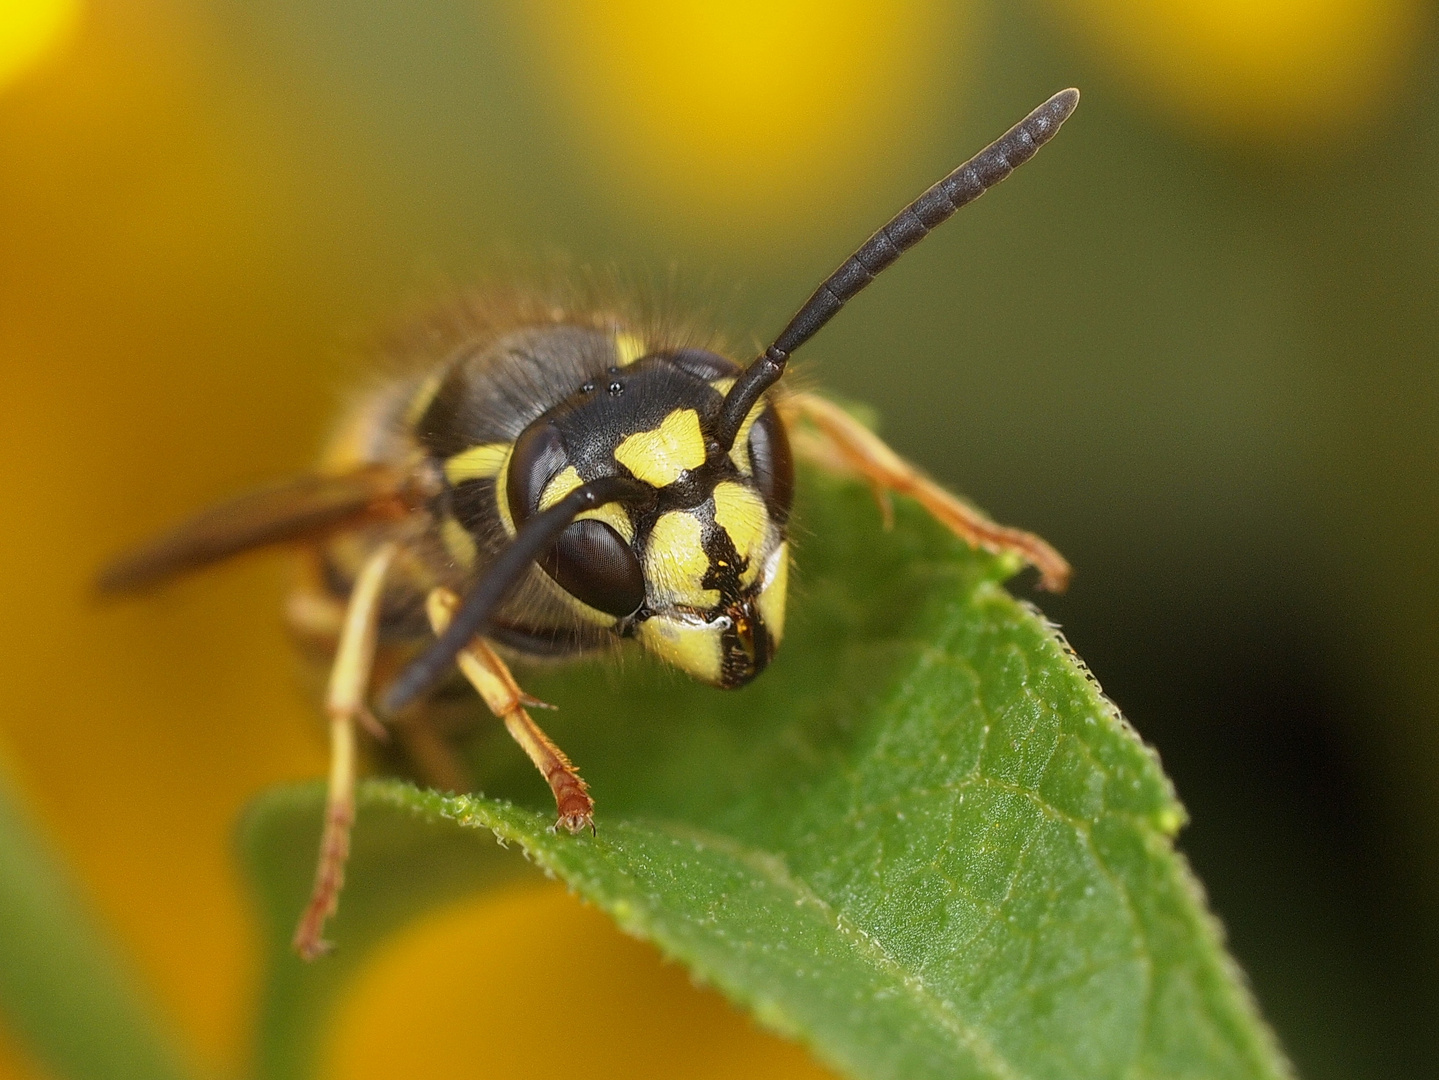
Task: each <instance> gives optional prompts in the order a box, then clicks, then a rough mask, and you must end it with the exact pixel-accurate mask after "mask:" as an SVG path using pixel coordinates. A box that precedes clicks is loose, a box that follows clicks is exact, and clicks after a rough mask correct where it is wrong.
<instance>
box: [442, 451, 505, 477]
mask: <svg viewBox="0 0 1439 1080" xmlns="http://www.w3.org/2000/svg"><path fill="white" fill-rule="evenodd" d="M509 456H510V444H509V443H481V444H480V445H479V446H472V447H470V448H469V449H468V450H461V451H460V452H459V453H458V454H456V455H455V456H454V457H452V458H449V459H447V460H446V461H445V479H446V480H448V481H449V482H450V483H451V484H462V483H464V482H465V481H466V480H489V479H490V478H491V477H495V476H498V475H499V474H500V470H501V469H502V468H504V465H505V459H506V458H508V457H509Z"/></svg>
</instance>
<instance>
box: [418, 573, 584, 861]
mask: <svg viewBox="0 0 1439 1080" xmlns="http://www.w3.org/2000/svg"><path fill="white" fill-rule="evenodd" d="M459 604H460V600H459V597H457V596H456V595H455V594H454V593H452V592H450V590H448V589H435V590H433V591H432V592H431V593H430V595H429V599H428V602H427V605H426V607H427V610H428V612H429V616H430V626H431V627H432V628H433V629H434V631H435V633H436V634H443V633H444V632H445V627H447V626H449V625H450V619H452V618H453V617H454V614H455V611H456V609H457V608H458V607H459ZM457 661H458V663H459V665H460V670H461V671H462V672H464V675H465V678H467V679H468V680H469V681H470V684H471V685H472V686H474V688H475V689H476V690H477V691H479V694H480V697H482V698H484V700H485V704H486V705H487V706H488V707H489V710H490V712H492V713H494V714H495V715H496V716H498V717H499V718H500V719H501V720H503V721H504V722H505V730H507V731H508V732H509V733H510V737H511V738H513V739H514V740H515V742H517V743H519V744H520V748H521V749H522V750H524V752H525V753H526V754H527V755H529V759H530V760H531V761H533V762H534V763H535V768H537V769H539V770H540V775H541V776H543V777H544V778H545V781H546V783H548V784H549V785H550V791H552V792H553V793H554V796H555V807H556V808H557V809H558V810H559V820H558V821H557V822H556V823H555V824H556V825H557V826H560V827H563V828H565V829H568V830H569V831H570V832H572V833H577V832H581V831H582V830H584V829H589V830H590V831H591V832H593V831H594V828H595V819H594V814H595V803H594V800H593V799H591V798H590V796H589V785H588V784H586V783H585V782H584V780H582V779H581V778H580V774H579V770H577V769H576V768H575V767H574V765H572V764H571V763H570V759H569V758H567V757H566V756H565V752H564V751H563V750H561V749H560V748H559V747H558V746H556V745H555V744H554V743H553V742H551V741H550V737H549V736H548V735H546V734H545V733H544V732H543V731H541V730H540V726H539V725H538V724H536V723H535V722H534V721H533V720H531V719H530V714H529V713H527V712H526V711H525V705H526V704H527V703H530V702H531V701H532V700H533V699H531V698H530V697H529V696H528V695H526V694H525V692H524V691H523V690H521V689H520V687H519V684H518V683H516V682H515V677H514V676H513V675H511V674H510V669H509V668H508V667H507V666H506V665H505V662H504V661H503V660H501V659H500V658H499V657H498V656H497V655H495V651H494V650H493V649H491V648H490V647H489V645H487V644H486V643H485V641H484V639H483V638H478V637H477V638H475V639H474V640H473V641H471V642H470V643H469V644H468V645H466V646H465V648H464V649H463V650H462V651H461V652H460V654H459V657H458V658H457Z"/></svg>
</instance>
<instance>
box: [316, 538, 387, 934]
mask: <svg viewBox="0 0 1439 1080" xmlns="http://www.w3.org/2000/svg"><path fill="white" fill-rule="evenodd" d="M394 557H395V545H394V544H385V545H383V546H381V547H380V548H379V549H378V550H377V551H376V552H375V553H374V554H373V555H371V556H370V558H369V560H368V561H367V562H366V563H365V566H364V568H363V569H362V570H361V571H360V576H359V577H358V578H356V579H355V586H354V588H353V589H352V590H351V592H350V602H349V606H348V607H347V608H346V610H345V622H344V625H343V627H342V628H341V630H340V644H339V648H338V649H337V650H336V652H335V662H334V666H333V667H331V669H330V685H329V689H328V691H327V692H326V694H325V712H326V714H327V715H328V716H329V718H330V784H329V790H328V791H327V793H326V797H325V824H324V830H323V832H322V833H321V836H320V858H319V862H318V863H317V865H316V866H315V884H314V887H313V889H312V890H311V892H310V902H309V904H308V905H306V907H305V912H304V914H303V915H301V916H300V923H299V925H298V926H296V927H295V937H294V940H293V942H292V944H293V946H294V949H295V951H296V952H297V953H299V954H300V956H301V957H303V958H304V959H306V960H313V959H315V957H317V956H320V955H321V954H322V953H324V952H326V951H327V950H328V949H329V947H330V946H329V943H328V942H326V941H325V939H324V932H325V920H326V919H328V918H329V917H330V916H331V915H333V914H334V913H335V907H336V906H337V905H338V903H339V900H340V889H341V888H342V887H343V886H344V883H345V860H346V859H348V858H349V855H350V826H351V825H353V824H354V821H355V724H356V722H357V721H360V722H364V721H362V718H368V717H369V707H368V706H367V705H366V703H365V693H366V691H367V690H368V688H369V685H370V669H371V668H372V667H373V665H374V661H375V640H376V637H377V635H378V631H379V621H380V597H381V594H382V590H383V588H384V584H385V574H386V572H387V571H388V570H389V568H390V562H391V560H392V559H394ZM368 722H370V723H373V722H374V721H373V720H368Z"/></svg>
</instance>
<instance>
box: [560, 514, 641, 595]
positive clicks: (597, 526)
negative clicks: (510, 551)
mask: <svg viewBox="0 0 1439 1080" xmlns="http://www.w3.org/2000/svg"><path fill="white" fill-rule="evenodd" d="M540 566H541V567H543V568H544V571H545V573H547V574H549V575H550V577H552V578H554V579H555V581H557V582H558V583H559V585H560V587H561V588H562V589H564V590H565V592H567V593H569V594H570V595H571V596H573V597H574V598H575V599H576V600H579V601H581V602H582V603H586V604H588V605H589V606H590V607H592V608H596V609H598V610H599V611H603V612H605V613H606V614H608V615H614V616H615V617H616V618H621V619H622V618H625V617H626V616H628V615H633V614H634V613H635V612H636V611H638V610H639V609H640V605H641V604H643V603H644V602H645V575H644V571H643V570H641V569H640V561H639V559H637V558H635V553H634V552H633V551H632V550H631V549H630V546H629V545H628V544H626V543H625V542H624V540H623V539H621V537H620V535H619V533H617V532H615V530H614V529H612V528H610V526H608V525H606V524H605V523H604V522H603V521H595V520H593V519H589V518H586V519H584V520H582V521H576V522H575V523H574V524H573V525H571V526H570V527H569V528H568V529H566V530H565V531H564V532H562V533H560V538H559V539H558V540H556V541H555V542H554V544H553V546H551V547H550V549H549V551H547V552H545V554H543V555H541V556H540Z"/></svg>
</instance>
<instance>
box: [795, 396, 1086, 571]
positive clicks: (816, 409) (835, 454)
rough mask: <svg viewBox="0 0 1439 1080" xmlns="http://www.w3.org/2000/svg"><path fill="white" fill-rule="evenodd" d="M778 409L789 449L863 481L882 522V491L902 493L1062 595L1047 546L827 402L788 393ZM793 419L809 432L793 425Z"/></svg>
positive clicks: (1055, 556) (1057, 567)
mask: <svg viewBox="0 0 1439 1080" xmlns="http://www.w3.org/2000/svg"><path fill="white" fill-rule="evenodd" d="M779 406H780V414H781V416H783V418H784V420H785V422H786V426H787V427H789V428H790V429H791V433H792V435H793V436H794V439H793V441H794V447H795V450H796V451H797V452H798V453H800V454H802V455H804V456H805V457H808V458H810V459H811V460H813V461H815V462H816V463H818V464H820V465H822V466H825V467H826V468H830V469H834V470H837V471H842V472H850V473H854V474H857V475H858V476H860V477H863V478H864V479H865V480H867V481H868V482H869V484H870V486H871V487H873V488H874V490H875V493H876V495H877V497H878V498H879V501H880V509H881V511H882V512H884V515H885V521H886V524H888V522H889V519H890V513H889V506H888V493H889V492H898V493H899V494H901V495H908V496H910V497H911V498H913V499H915V500H917V501H918V502H919V504H920V505H921V506H923V507H924V508H925V509H926V510H928V511H929V513H930V514H931V515H932V516H933V517H934V518H935V520H937V521H938V522H940V524H942V525H944V526H945V527H946V528H947V529H949V530H950V532H952V533H954V534H955V535H956V536H958V537H959V538H960V539H961V540H963V541H965V542H966V543H967V544H969V545H971V546H972V547H978V548H983V549H984V550H985V551H992V552H995V553H1000V552H1010V553H1013V554H1015V555H1018V556H1019V557H1020V558H1021V559H1023V560H1024V561H1025V562H1027V563H1029V564H1030V565H1031V566H1033V567H1035V568H1036V569H1037V570H1038V571H1039V583H1040V585H1041V586H1042V587H1043V588H1045V589H1048V590H1049V591H1050V592H1063V591H1064V589H1065V587H1066V586H1067V585H1068V584H1069V563H1068V562H1066V561H1065V558H1064V556H1063V555H1061V554H1060V553H1059V552H1057V551H1055V550H1054V548H1052V547H1050V546H1049V544H1047V543H1045V541H1043V540H1041V539H1040V538H1039V537H1037V536H1035V535H1034V534H1033V533H1027V532H1024V531H1023V530H1020V529H1011V528H1007V527H1006V526H1003V525H996V524H995V523H994V522H993V521H990V520H989V518H987V517H985V516H984V515H983V514H981V513H980V512H979V511H978V510H976V509H975V508H974V507H972V506H970V505H969V504H968V503H966V502H964V501H963V500H962V499H960V498H958V497H957V496H955V495H952V494H950V493H949V492H948V491H945V490H944V488H942V487H940V486H939V485H938V484H936V483H935V482H934V481H933V480H931V479H929V477H927V476H925V475H924V474H923V473H921V472H920V471H919V470H918V469H916V468H915V467H914V466H913V465H911V464H910V463H909V462H907V461H905V460H904V459H903V458H902V457H900V456H899V455H898V454H896V453H895V452H894V451H893V450H891V449H890V448H889V447H888V446H886V445H885V443H884V442H883V440H881V439H880V438H879V436H877V435H875V433H874V432H872V431H870V430H869V429H868V428H867V427H865V426H864V425H863V424H861V423H860V422H859V421H858V420H856V419H854V418H853V417H852V416H850V415H849V414H848V413H846V412H845V411H844V410H843V409H841V408H840V407H839V406H838V405H836V404H834V403H833V402H832V401H826V400H825V399H824V398H822V397H817V396H816V395H814V394H805V393H794V394H787V395H786V396H785V397H784V398H782V399H781V400H780V403H779ZM799 420H803V421H805V422H807V423H808V424H809V425H810V427H811V428H812V429H813V431H812V432H811V431H807V430H805V429H803V428H799V427H797V426H796V421H799Z"/></svg>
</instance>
